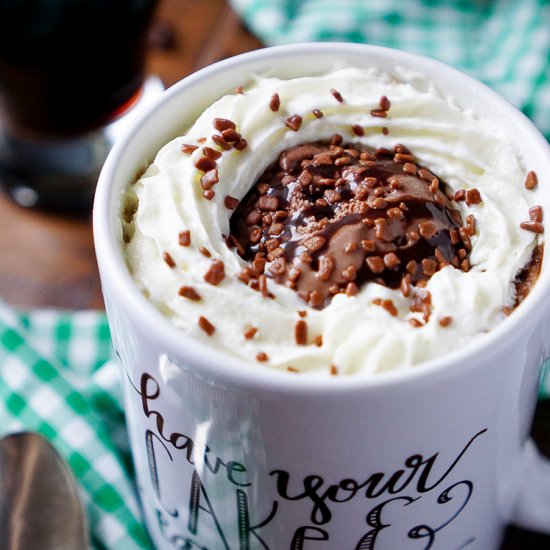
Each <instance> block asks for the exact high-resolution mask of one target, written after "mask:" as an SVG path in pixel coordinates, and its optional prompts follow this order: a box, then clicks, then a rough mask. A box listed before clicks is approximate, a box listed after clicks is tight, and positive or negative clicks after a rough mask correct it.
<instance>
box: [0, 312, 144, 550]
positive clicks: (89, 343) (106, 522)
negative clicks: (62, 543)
mask: <svg viewBox="0 0 550 550" xmlns="http://www.w3.org/2000/svg"><path fill="white" fill-rule="evenodd" d="M111 353H112V350H111V340H110V335H109V328H108V326H107V320H106V318H105V315H104V314H103V313H101V312H94V311H85V312H68V311H59V310H37V311H30V312H24V313H20V312H16V311H14V310H13V309H11V308H9V307H8V306H6V305H5V304H3V303H1V302H0V436H2V435H6V434H8V433H12V432H17V431H21V430H32V431H36V432H40V433H41V434H43V435H44V436H46V437H47V438H48V439H49V440H50V441H51V442H52V444H53V445H54V446H55V447H56V448H57V450H58V451H59V452H60V453H61V455H63V456H64V457H65V458H66V459H67V461H68V463H69V465H70V466H71V468H72V470H73V472H74V473H75V475H76V478H77V479H78V481H79V484H80V489H81V496H82V500H83V502H84V504H85V506H86V511H87V516H88V521H89V524H90V538H91V546H92V548H94V549H95V550H111V549H115V548H117V549H120V550H134V549H135V550H137V549H149V548H152V545H151V543H150V542H149V539H148V536H147V534H146V532H145V529H144V527H143V523H142V519H141V513H140V509H139V504H138V499H137V495H136V492H135V487H134V484H133V472H132V461H131V457H130V451H129V447H128V439H127V435H126V429H125V423H124V414H123V411H122V396H121V389H120V384H119V382H120V380H119V371H118V366H117V365H116V363H115V362H114V361H111ZM0 537H1V535H0ZM0 546H1V543H0Z"/></svg>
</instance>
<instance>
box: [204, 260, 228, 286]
mask: <svg viewBox="0 0 550 550" xmlns="http://www.w3.org/2000/svg"><path fill="white" fill-rule="evenodd" d="M224 278H225V267H224V264H223V262H222V261H221V260H214V261H213V262H212V264H211V265H210V268H209V269H208V271H207V272H206V274H205V275H204V280H205V281H206V282H207V283H210V284H211V285H214V286H216V285H218V284H219V283H221V281H223V280H224Z"/></svg>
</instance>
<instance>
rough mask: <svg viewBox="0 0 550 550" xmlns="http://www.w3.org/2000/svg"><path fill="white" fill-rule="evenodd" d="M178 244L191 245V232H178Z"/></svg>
mask: <svg viewBox="0 0 550 550" xmlns="http://www.w3.org/2000/svg"><path fill="white" fill-rule="evenodd" d="M178 244H179V245H180V246H189V245H190V244H191V232H190V231H180V232H179V234H178Z"/></svg>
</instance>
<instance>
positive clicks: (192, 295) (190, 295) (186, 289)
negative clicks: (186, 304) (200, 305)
mask: <svg viewBox="0 0 550 550" xmlns="http://www.w3.org/2000/svg"><path fill="white" fill-rule="evenodd" d="M178 294H179V295H180V296H183V297H184V298H187V299H188V300H192V301H194V302H198V301H200V300H201V296H200V294H199V293H198V292H197V291H196V290H195V289H194V288H193V287H192V286H182V287H181V288H180V290H179V293H178Z"/></svg>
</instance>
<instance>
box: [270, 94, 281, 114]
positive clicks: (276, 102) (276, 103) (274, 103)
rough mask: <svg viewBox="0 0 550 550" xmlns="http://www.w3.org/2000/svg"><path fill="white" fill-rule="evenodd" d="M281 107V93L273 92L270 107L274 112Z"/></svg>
mask: <svg viewBox="0 0 550 550" xmlns="http://www.w3.org/2000/svg"><path fill="white" fill-rule="evenodd" d="M280 107H281V99H280V98H279V94H273V95H272V96H271V100H270V101H269V108H270V109H271V110H272V111H273V112H277V111H278V110H279V108H280Z"/></svg>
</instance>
